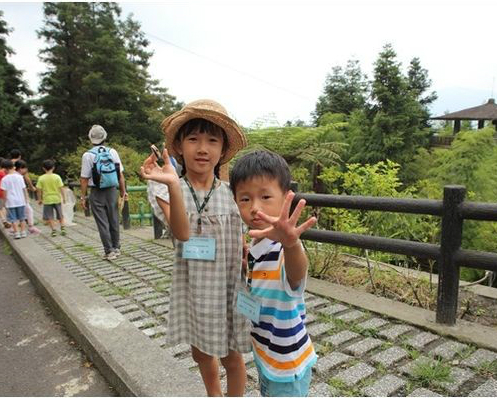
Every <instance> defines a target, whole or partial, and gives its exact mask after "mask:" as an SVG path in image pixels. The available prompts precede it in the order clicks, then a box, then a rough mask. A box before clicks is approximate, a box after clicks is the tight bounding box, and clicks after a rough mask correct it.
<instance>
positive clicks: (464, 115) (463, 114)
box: [431, 98, 497, 120]
mask: <svg viewBox="0 0 497 398" xmlns="http://www.w3.org/2000/svg"><path fill="white" fill-rule="evenodd" d="M431 119H433V120H496V119H497V105H496V104H495V99H493V98H490V99H489V100H488V102H487V103H486V104H483V105H480V106H475V107H473V108H468V109H463V110H462V111H457V112H452V113H448V114H447V115H442V116H436V117H432V118H431Z"/></svg>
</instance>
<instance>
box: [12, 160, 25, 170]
mask: <svg viewBox="0 0 497 398" xmlns="http://www.w3.org/2000/svg"><path fill="white" fill-rule="evenodd" d="M15 167H16V170H20V169H27V168H28V164H27V163H26V162H25V161H24V160H22V159H19V160H16V163H15Z"/></svg>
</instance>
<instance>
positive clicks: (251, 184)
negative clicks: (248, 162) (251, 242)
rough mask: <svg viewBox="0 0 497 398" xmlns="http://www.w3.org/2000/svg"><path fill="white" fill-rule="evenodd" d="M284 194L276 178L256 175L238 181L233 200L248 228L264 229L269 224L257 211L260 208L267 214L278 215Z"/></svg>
mask: <svg viewBox="0 0 497 398" xmlns="http://www.w3.org/2000/svg"><path fill="white" fill-rule="evenodd" d="M285 196H286V192H283V190H282V189H281V187H280V185H279V183H278V180H276V179H275V178H270V177H266V176H258V177H253V178H251V179H248V180H245V181H243V182H240V183H238V185H237V187H236V198H235V201H236V204H237V206H238V209H239V210H240V215H241V216H242V220H243V222H244V223H245V224H247V225H248V226H249V228H250V229H264V228H267V227H269V224H268V223H267V222H266V221H263V220H262V219H261V218H260V217H259V216H258V215H257V212H258V211H259V210H260V211H262V212H263V213H265V214H267V215H268V216H273V217H278V216H279V215H280V211H281V207H282V206H283V203H284V202H285Z"/></svg>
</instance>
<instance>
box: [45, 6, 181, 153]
mask: <svg viewBox="0 0 497 398" xmlns="http://www.w3.org/2000/svg"><path fill="white" fill-rule="evenodd" d="M44 13H45V25H44V27H43V28H42V29H41V30H40V31H39V32H38V33H39V36H40V37H43V38H44V39H45V41H46V42H47V47H46V48H45V49H43V50H42V52H41V56H42V59H43V60H44V61H45V62H46V63H47V64H48V66H49V69H48V71H47V72H46V73H45V74H44V75H43V78H42V82H41V86H40V93H41V94H42V95H43V97H42V98H41V100H40V104H41V106H42V109H43V116H44V133H45V139H46V140H47V141H48V142H50V145H51V151H52V152H53V154H58V155H60V154H65V153H68V152H71V151H73V150H74V149H75V148H76V146H77V143H78V139H85V138H86V133H87V131H88V130H89V128H90V127H91V125H92V124H101V125H103V126H104V127H105V128H106V129H107V130H108V131H109V133H110V134H111V137H112V138H113V139H114V140H118V141H120V142H122V143H125V144H128V145H131V146H134V147H135V148H137V149H139V148H142V149H144V148H146V147H147V146H148V143H149V142H157V141H159V140H160V139H161V134H160V130H159V123H160V120H161V119H162V118H163V117H164V116H165V115H167V114H169V113H171V112H172V111H174V110H175V109H176V108H177V107H178V104H177V103H176V102H175V98H174V97H172V96H171V95H169V94H167V90H166V89H163V88H160V87H159V86H158V84H157V81H154V80H152V79H151V78H150V75H149V73H148V71H147V68H148V65H149V59H150V57H151V55H152V53H151V52H149V51H147V49H146V47H147V46H148V41H147V40H146V39H145V38H144V35H143V33H142V32H141V31H140V25H139V24H138V23H137V22H136V21H133V20H132V18H131V17H128V18H127V19H126V20H125V21H121V19H120V15H121V9H120V8H119V6H118V5H117V4H116V3H44Z"/></svg>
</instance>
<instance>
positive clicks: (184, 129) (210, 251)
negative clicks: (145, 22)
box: [141, 100, 251, 396]
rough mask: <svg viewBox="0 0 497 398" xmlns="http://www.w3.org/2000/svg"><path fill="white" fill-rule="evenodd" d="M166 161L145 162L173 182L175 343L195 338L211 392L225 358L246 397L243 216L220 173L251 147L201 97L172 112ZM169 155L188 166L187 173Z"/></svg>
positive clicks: (146, 173) (215, 392) (168, 209)
mask: <svg viewBox="0 0 497 398" xmlns="http://www.w3.org/2000/svg"><path fill="white" fill-rule="evenodd" d="M161 127H162V130H163V131H164V134H165V137H166V139H165V142H166V149H165V150H164V151H163V156H162V157H163V159H164V162H165V164H164V166H163V167H159V166H158V165H157V162H156V160H157V159H156V157H155V155H154V154H152V155H151V156H150V157H149V158H147V159H146V160H145V162H144V163H143V166H142V168H141V173H142V176H143V177H144V178H145V179H148V180H154V181H157V182H158V183H162V184H166V185H167V188H168V189H167V194H166V195H165V196H162V197H160V198H158V203H159V206H161V208H162V209H163V212H164V215H165V218H166V221H167V222H168V224H169V225H170V228H171V232H172V235H173V237H174V239H175V240H176V244H175V263H174V267H173V281H172V287H171V293H170V306H169V308H170V309H169V319H168V323H167V327H168V330H167V340H168V344H170V345H176V344H180V343H185V344H189V345H190V346H191V349H192V357H193V359H194V361H195V362H197V363H198V365H199V369H200V374H201V376H202V379H203V381H204V385H205V388H206V392H207V395H209V396H222V395H223V391H222V389H221V382H220V377H219V362H218V358H219V359H220V361H221V364H222V365H223V367H224V368H225V369H226V375H227V381H228V386H227V388H228V391H227V394H228V395H229V396H243V394H244V392H245V384H246V370H245V363H244V360H243V356H242V354H243V353H248V352H250V351H251V343H250V334H249V330H250V324H249V322H248V320H247V319H246V318H245V317H244V316H243V315H242V314H241V313H239V312H237V310H236V302H237V301H236V299H237V293H238V291H239V290H240V289H243V284H242V279H241V270H242V251H243V241H242V236H243V235H242V220H241V218H240V213H239V212H238V209H237V206H236V203H235V201H234V199H233V195H232V194H231V191H230V189H229V186H228V184H227V183H226V182H224V181H222V180H221V179H220V171H221V166H222V165H226V164H227V162H228V161H229V160H230V159H231V158H233V156H235V154H236V153H237V152H238V151H239V150H240V149H242V148H243V147H244V146H245V145H246V140H245V136H244V134H243V132H242V130H241V129H240V127H239V126H238V125H237V124H236V122H235V121H234V120H233V119H231V118H230V117H229V116H228V113H227V111H226V110H225V109H224V108H223V107H222V106H221V105H220V104H218V103H217V102H215V101H212V100H198V101H194V102H191V103H189V104H187V105H186V106H185V107H184V108H183V109H181V110H180V111H178V112H176V113H174V114H173V115H171V116H169V117H168V118H166V119H165V120H164V121H163V122H162V124H161ZM169 154H171V155H173V156H174V157H175V158H176V160H177V161H178V162H179V163H180V164H181V165H182V166H183V169H182V172H181V177H179V176H178V175H177V173H176V172H175V170H174V167H173V166H172V165H171V163H170V161H169Z"/></svg>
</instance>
